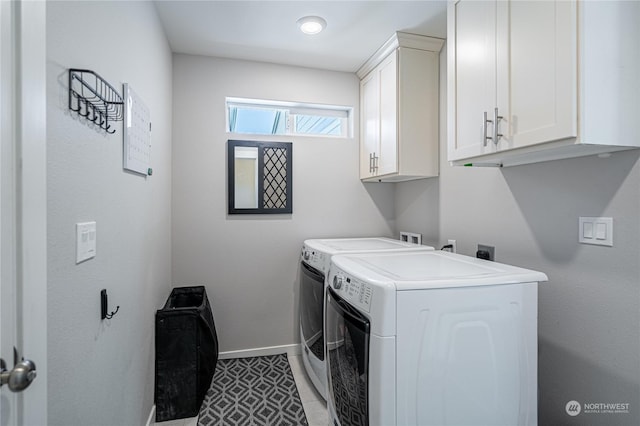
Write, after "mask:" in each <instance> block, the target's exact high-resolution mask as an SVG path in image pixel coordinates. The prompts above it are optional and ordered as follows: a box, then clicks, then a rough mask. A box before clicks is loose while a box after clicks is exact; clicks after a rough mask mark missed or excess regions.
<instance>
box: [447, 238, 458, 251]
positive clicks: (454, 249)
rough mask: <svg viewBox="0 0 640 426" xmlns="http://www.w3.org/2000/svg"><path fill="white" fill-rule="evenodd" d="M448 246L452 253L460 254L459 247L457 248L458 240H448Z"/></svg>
mask: <svg viewBox="0 0 640 426" xmlns="http://www.w3.org/2000/svg"><path fill="white" fill-rule="evenodd" d="M447 245H450V246H451V253H457V252H458V247H456V240H447Z"/></svg>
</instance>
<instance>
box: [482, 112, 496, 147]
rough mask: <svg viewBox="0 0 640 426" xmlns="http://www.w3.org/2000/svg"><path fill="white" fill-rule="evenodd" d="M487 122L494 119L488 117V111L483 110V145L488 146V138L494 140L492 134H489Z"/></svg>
mask: <svg viewBox="0 0 640 426" xmlns="http://www.w3.org/2000/svg"><path fill="white" fill-rule="evenodd" d="M487 123H493V121H491V120H488V119H487V111H485V112H483V116H482V145H483V146H487V140H492V139H493V138H492V137H491V136H487Z"/></svg>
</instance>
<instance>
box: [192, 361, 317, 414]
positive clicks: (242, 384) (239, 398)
mask: <svg viewBox="0 0 640 426" xmlns="http://www.w3.org/2000/svg"><path fill="white" fill-rule="evenodd" d="M307 424H308V423H307V418H306V416H305V414H304V410H303V408H302V402H301V401H300V395H299V394H298V389H297V388H296V383H295V381H294V379H293V374H292V373H291V367H290V366H289V361H288V360H287V355H286V354H280V355H270V356H260V357H254V358H236V359H221V360H219V361H218V365H217V366H216V372H215V374H214V375H213V380H212V381H211V388H209V390H208V391H207V395H206V396H205V398H204V401H203V402H202V407H201V408H200V415H199V416H198V426H236V425H238V426H248V425H253V426H267V425H274V426H275V425H278V426H282V425H291V426H303V425H304V426H306V425H307Z"/></svg>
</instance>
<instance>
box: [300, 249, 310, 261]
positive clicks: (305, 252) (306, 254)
mask: <svg viewBox="0 0 640 426" xmlns="http://www.w3.org/2000/svg"><path fill="white" fill-rule="evenodd" d="M302 257H303V258H304V260H309V257H310V256H309V251H307V250H305V251H304V253H303V254H302Z"/></svg>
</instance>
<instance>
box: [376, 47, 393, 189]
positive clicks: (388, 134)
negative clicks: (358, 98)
mask: <svg viewBox="0 0 640 426" xmlns="http://www.w3.org/2000/svg"><path fill="white" fill-rule="evenodd" d="M397 63H398V61H397V51H395V52H393V53H391V54H390V55H389V56H388V57H387V58H386V59H385V60H384V61H382V63H381V64H380V65H379V66H378V68H376V69H377V72H378V75H379V78H380V153H379V159H378V162H377V166H378V168H377V170H376V174H377V175H378V176H382V175H386V174H389V173H396V172H397V171H398V86H397V84H398V78H397V76H398V71H397Z"/></svg>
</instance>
